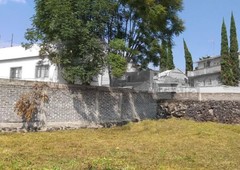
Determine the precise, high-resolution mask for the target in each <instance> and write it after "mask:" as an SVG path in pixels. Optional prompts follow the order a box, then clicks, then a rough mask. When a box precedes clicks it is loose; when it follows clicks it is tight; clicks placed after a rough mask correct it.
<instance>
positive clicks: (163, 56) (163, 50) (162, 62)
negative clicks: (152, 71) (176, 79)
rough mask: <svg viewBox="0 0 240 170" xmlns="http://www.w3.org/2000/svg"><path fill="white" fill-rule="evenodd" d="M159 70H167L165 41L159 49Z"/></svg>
mask: <svg viewBox="0 0 240 170" xmlns="http://www.w3.org/2000/svg"><path fill="white" fill-rule="evenodd" d="M160 55H161V56H160V72H163V71H166V70H167V58H168V54H167V43H166V42H165V41H163V42H162V45H161V50H160Z"/></svg>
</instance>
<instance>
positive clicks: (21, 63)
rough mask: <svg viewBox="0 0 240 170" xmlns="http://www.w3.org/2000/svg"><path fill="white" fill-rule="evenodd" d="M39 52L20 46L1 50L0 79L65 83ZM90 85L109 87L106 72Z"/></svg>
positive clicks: (55, 67)
mask: <svg viewBox="0 0 240 170" xmlns="http://www.w3.org/2000/svg"><path fill="white" fill-rule="evenodd" d="M39 50H40V48H39V47H38V46H36V45H34V46H33V47H32V48H30V49H28V50H26V49H25V48H23V47H21V46H15V47H7V48H1V49H0V78H2V79H18V80H29V81H46V82H57V83H66V82H65V80H64V79H63V78H62V76H61V73H60V71H59V70H58V67H57V66H56V65H55V64H53V63H51V61H49V59H48V58H47V57H46V58H45V59H41V58H40V56H39ZM91 84H92V85H96V86H109V76H108V73H107V71H105V72H104V73H103V74H99V75H98V76H97V77H95V78H94V80H93V82H92V83H91Z"/></svg>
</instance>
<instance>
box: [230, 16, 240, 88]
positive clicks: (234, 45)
mask: <svg viewBox="0 0 240 170" xmlns="http://www.w3.org/2000/svg"><path fill="white" fill-rule="evenodd" d="M230 58H231V63H230V64H231V68H232V72H233V77H232V81H231V82H232V84H231V85H232V86H238V81H239V78H240V75H239V73H240V72H239V59H238V41H237V31H236V25H235V20H234V16H233V13H232V15H231V25H230Z"/></svg>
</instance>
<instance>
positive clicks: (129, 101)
mask: <svg viewBox="0 0 240 170" xmlns="http://www.w3.org/2000/svg"><path fill="white" fill-rule="evenodd" d="M35 83H36V82H28V81H10V80H0V124H2V126H3V125H4V126H6V125H7V124H8V125H9V124H10V125H14V124H17V123H18V124H21V123H22V119H21V118H20V117H19V116H17V115H16V113H15V112H14V105H15V103H16V101H17V100H18V99H19V98H20V96H21V94H23V93H26V92H28V91H30V90H31V88H32V86H33V85H34V84H35ZM48 85H49V87H50V88H48V90H47V93H48V96H49V99H50V100H49V103H48V104H47V105H46V122H47V126H64V125H67V126H80V127H81V126H82V127H86V126H91V125H97V124H101V123H114V122H115V123H117V122H123V121H134V120H136V119H138V120H142V119H152V118H155V117H156V113H157V103H156V101H155V100H154V99H153V95H152V94H150V93H147V92H137V91H133V90H129V89H118V88H107V87H86V86H79V85H76V86H75V85H71V86H68V85H63V84H54V83H48Z"/></svg>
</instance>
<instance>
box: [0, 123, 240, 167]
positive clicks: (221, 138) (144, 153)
mask: <svg viewBox="0 0 240 170" xmlns="http://www.w3.org/2000/svg"><path fill="white" fill-rule="evenodd" d="M239 167H240V126H239V125H223V124H216V123H196V122H193V121H186V120H176V119H171V120H160V121H143V122H140V123H130V124H128V125H125V126H123V127H115V128H111V129H81V130H73V131H59V132H39V133H23V134H0V169H4V170H5V169H43V170H49V169H54V170H68V169H69V170H74V169H91V170H93V169H96V170H98V169H106V170H110V169H124V170H133V169H140V170H145V169H148V170H151V169H153V170H155V169H231V170H232V169H239Z"/></svg>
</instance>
